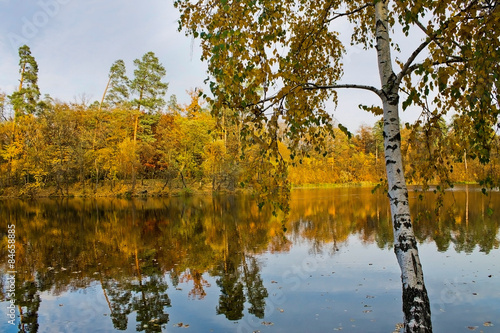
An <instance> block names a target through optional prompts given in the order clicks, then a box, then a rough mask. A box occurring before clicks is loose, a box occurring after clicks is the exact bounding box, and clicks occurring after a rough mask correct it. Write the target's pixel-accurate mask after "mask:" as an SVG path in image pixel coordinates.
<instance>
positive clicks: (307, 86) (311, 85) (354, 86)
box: [302, 83, 383, 98]
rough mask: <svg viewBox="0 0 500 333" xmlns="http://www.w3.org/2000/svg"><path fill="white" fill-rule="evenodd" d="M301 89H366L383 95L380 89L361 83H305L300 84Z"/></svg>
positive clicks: (379, 95) (380, 95)
mask: <svg viewBox="0 0 500 333" xmlns="http://www.w3.org/2000/svg"><path fill="white" fill-rule="evenodd" d="M302 89H304V90H315V89H361V90H368V91H371V92H374V93H375V94H377V96H378V97H380V98H382V97H383V92H382V90H380V89H377V88H375V87H373V86H366V85H362V84H332V85H327V86H319V85H317V84H314V83H305V84H303V85H302Z"/></svg>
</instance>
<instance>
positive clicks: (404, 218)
mask: <svg viewBox="0 0 500 333" xmlns="http://www.w3.org/2000/svg"><path fill="white" fill-rule="evenodd" d="M396 201H397V200H395V201H394V202H395V203H396ZM397 204H399V201H397ZM403 204H405V205H406V201H403ZM393 221H394V230H399V229H400V228H401V226H404V227H405V228H411V219H410V215H409V214H395V215H394V217H393Z"/></svg>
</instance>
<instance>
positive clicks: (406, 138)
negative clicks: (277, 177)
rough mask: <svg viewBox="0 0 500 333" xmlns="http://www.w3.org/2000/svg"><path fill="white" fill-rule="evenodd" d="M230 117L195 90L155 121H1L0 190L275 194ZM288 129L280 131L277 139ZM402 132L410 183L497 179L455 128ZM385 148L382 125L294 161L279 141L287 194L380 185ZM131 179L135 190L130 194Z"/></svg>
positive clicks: (332, 136)
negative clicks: (318, 188)
mask: <svg viewBox="0 0 500 333" xmlns="http://www.w3.org/2000/svg"><path fill="white" fill-rule="evenodd" d="M230 112H233V111H231V110H223V111H221V112H219V117H215V116H213V115H212V113H211V112H210V110H209V108H208V107H207V106H206V105H205V104H204V103H203V102H202V101H201V100H200V99H199V97H198V93H197V92H196V91H192V92H191V102H190V103H189V104H188V105H177V104H175V105H170V106H169V108H168V109H166V110H164V111H162V112H157V113H147V112H143V111H138V110H136V109H135V108H132V107H114V108H103V109H101V110H99V108H98V107H97V106H96V104H92V105H90V106H86V105H84V104H83V103H80V104H78V103H75V104H68V103H61V102H53V103H50V104H47V106H46V108H45V109H44V111H43V112H41V113H39V114H38V115H34V114H24V115H20V116H18V117H16V121H15V123H14V120H13V119H4V121H2V122H1V123H0V152H1V156H0V170H1V176H0V188H1V192H2V194H3V195H10V196H19V195H21V196H23V195H24V196H36V195H57V196H67V195H137V194H146V192H145V191H148V192H147V194H148V195H171V194H174V193H179V192H184V193H191V192H196V191H235V190H238V189H244V190H259V191H260V190H263V189H270V188H272V187H273V185H274V184H275V182H274V180H273V176H274V175H273V168H272V167H273V165H272V163H271V162H272V161H269V160H267V159H266V158H265V157H263V155H262V152H261V147H260V146H259V143H258V142H254V143H248V142H246V143H245V142H243V138H242V137H241V133H240V126H241V124H238V123H229V122H226V123H225V118H224V115H225V114H228V113H230ZM136 117H138V126H137V131H136V133H135V135H136V142H135V143H134V130H135V118H136ZM228 118H229V117H228ZM226 119H227V118H226ZM458 128H459V126H458ZM286 130H287V129H286V127H285V126H284V125H282V126H281V132H284V131H286ZM402 133H403V134H402V136H403V151H404V158H405V159H406V160H407V162H408V163H407V164H406V165H407V166H408V167H407V170H405V172H406V174H407V177H408V178H409V180H410V181H411V182H412V183H414V184H420V183H422V182H423V181H424V180H426V177H425V176H426V175H428V174H429V173H433V174H436V177H435V178H433V179H431V181H430V182H431V183H432V182H433V181H434V182H438V181H449V182H450V183H455V182H478V181H480V180H484V179H488V178H489V179H490V180H493V179H494V178H495V175H498V174H499V172H498V171H499V170H498V169H499V166H498V160H499V159H498V152H497V151H495V150H493V152H492V159H491V161H490V163H489V164H486V165H482V164H480V163H479V161H478V160H477V159H473V157H474V156H469V155H468V153H467V151H468V147H467V146H463V145H461V144H460V137H459V135H460V133H458V132H457V126H456V124H454V123H452V124H451V125H449V126H446V124H444V123H440V127H439V128H434V129H428V128H427V129H424V128H418V127H416V128H403V130H402ZM494 140H495V142H496V141H498V138H494ZM382 141H383V137H382V133H381V131H380V123H376V124H374V125H373V126H367V125H363V126H361V127H360V128H359V129H358V130H357V131H356V132H355V133H353V135H351V136H348V135H346V133H344V131H341V130H340V129H338V128H334V129H333V132H330V133H329V134H325V138H324V147H323V148H322V149H321V150H320V151H317V150H315V149H314V147H313V146H311V145H309V144H307V143H306V142H303V143H299V147H300V153H295V156H293V159H292V158H291V154H290V151H289V149H288V145H289V144H291V143H290V142H288V141H287V139H286V137H285V136H284V135H283V136H281V140H280V142H279V147H280V151H281V152H282V155H283V157H284V158H285V160H286V161H288V170H287V180H288V182H289V183H290V184H291V185H293V186H308V185H318V184H348V183H361V182H368V183H379V182H381V181H382V182H383V180H384V179H385V173H384V158H383V149H382V144H383V143H382ZM438 148H439V149H438ZM443 151H444V152H445V153H443ZM432 161H434V163H433V162H432ZM436 171H437V172H436ZM134 172H136V175H137V182H138V185H137V188H136V189H135V190H134V192H133V193H132V191H131V190H132V177H133V173H134Z"/></svg>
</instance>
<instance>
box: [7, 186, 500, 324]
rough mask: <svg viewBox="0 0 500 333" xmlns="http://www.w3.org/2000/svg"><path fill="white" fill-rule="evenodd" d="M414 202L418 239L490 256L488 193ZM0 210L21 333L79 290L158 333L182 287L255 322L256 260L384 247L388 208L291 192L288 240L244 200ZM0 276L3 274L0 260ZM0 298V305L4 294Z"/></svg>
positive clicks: (122, 318)
mask: <svg viewBox="0 0 500 333" xmlns="http://www.w3.org/2000/svg"><path fill="white" fill-rule="evenodd" d="M412 196H413V197H414V198H413V200H412V201H411V204H412V211H413V212H415V213H417V212H418V213H420V216H419V219H418V222H417V223H416V224H415V232H416V235H417V239H418V240H419V242H421V243H427V242H434V243H435V244H436V247H437V249H438V251H447V250H448V249H449V248H450V247H452V248H453V249H454V250H455V251H457V252H466V253H470V252H472V251H473V250H474V249H475V248H476V247H479V249H480V251H483V252H485V253H489V252H490V251H491V250H492V249H497V248H498V247H499V240H498V237H497V233H498V230H499V223H500V218H499V215H498V214H497V213H496V212H495V210H494V209H495V208H497V209H498V207H500V196H499V195H498V193H491V194H490V195H489V196H484V195H482V194H481V193H480V191H479V190H478V189H476V188H470V189H468V191H460V190H459V191H454V192H452V193H448V194H447V196H446V197H445V203H444V207H443V208H442V209H441V211H440V214H439V216H438V217H436V216H435V215H434V214H428V213H426V212H427V211H432V210H433V208H434V206H433V205H434V201H435V197H434V196H433V195H432V194H429V195H427V196H426V197H425V198H424V199H423V200H421V201H420V200H416V199H415V197H416V196H417V194H413V195H412ZM0 206H1V210H0V219H1V220H2V224H1V226H0V232H1V233H2V235H3V237H2V243H1V253H0V255H1V256H2V258H6V257H7V237H6V235H7V225H8V224H15V225H16V250H17V252H16V270H17V274H16V287H17V288H16V294H15V299H16V302H17V303H16V305H17V316H18V318H17V319H16V323H17V324H19V326H18V327H17V330H19V331H20V332H37V331H38V329H39V312H40V306H41V304H42V303H43V299H44V297H48V296H51V297H58V296H60V295H63V294H65V293H67V292H68V291H76V290H84V289H85V288H89V287H93V288H94V289H93V290H96V291H99V292H100V293H101V294H102V297H103V298H104V300H105V303H106V306H107V308H108V310H109V311H107V314H108V315H109V319H108V320H110V322H111V323H112V327H113V328H114V329H115V330H122V331H124V330H128V331H144V332H161V331H162V328H163V329H165V327H166V326H167V324H168V323H169V320H170V318H169V312H170V311H171V310H172V307H175V306H176V304H174V303H173V301H172V300H171V298H170V297H169V294H171V293H173V292H175V291H178V290H181V289H182V288H181V285H182V286H186V285H189V286H190V288H191V289H190V290H189V291H187V293H186V297H187V298H189V299H192V300H193V301H194V300H203V299H204V298H205V297H207V292H208V291H211V292H214V290H217V291H216V294H217V295H218V296H217V297H218V301H217V303H216V305H215V309H212V314H213V315H214V316H217V315H218V316H219V317H220V316H224V317H225V318H226V320H228V321H238V320H241V319H242V318H243V317H244V316H247V314H246V313H248V315H250V316H252V317H254V318H256V320H262V319H264V318H265V315H266V313H265V312H266V299H268V298H269V297H270V291H269V290H268V289H269V287H267V288H266V286H269V283H274V281H265V280H264V278H263V276H262V272H261V268H262V267H261V266H262V265H261V262H260V259H259V258H260V257H259V256H260V255H261V254H262V253H269V254H280V253H289V252H290V251H291V249H292V248H293V247H295V246H299V244H302V243H306V244H307V246H308V248H309V250H308V251H309V252H310V253H311V254H324V255H328V256H333V255H335V253H336V252H337V251H339V249H340V248H342V247H344V246H347V245H346V244H347V243H346V241H347V240H348V239H349V238H352V237H353V235H354V236H356V237H357V238H358V239H360V240H361V242H362V243H363V244H376V245H377V247H378V248H380V249H391V248H392V237H393V235H392V226H391V223H390V218H389V214H390V213H389V207H388V205H387V199H386V197H385V196H384V195H383V194H382V193H378V194H371V192H370V189H364V188H348V189H329V190H297V191H295V192H294V193H293V195H292V201H291V212H290V215H289V218H288V222H287V223H288V224H287V230H288V231H287V232H286V233H284V232H283V228H282V227H283V226H282V220H281V218H282V217H280V216H278V217H274V216H273V215H272V214H271V212H270V211H268V210H266V209H265V208H264V209H263V210H262V211H259V210H258V208H257V207H256V205H255V203H254V202H253V201H252V200H251V199H250V198H247V197H244V196H239V197H233V196H224V197H192V198H170V199H155V198H150V199H147V200H146V199H144V200H122V199H99V200H88V199H62V200H49V199H43V200H38V201H31V202H27V201H20V200H7V201H3V202H1V203H0ZM395 260H396V259H395V258H394V261H395ZM424 265H425V262H424ZM0 267H1V269H2V271H4V272H6V271H8V269H7V265H6V261H5V260H2V264H1V266H0ZM4 281H5V279H3V282H2V283H4ZM1 290H2V293H1V294H0V301H5V300H6V294H5V285H2V288H1ZM2 304H6V303H2ZM66 310H69V309H66ZM90 315H93V314H90ZM170 324H175V325H176V326H178V327H187V324H185V323H176V322H174V323H170ZM3 327H6V328H9V329H11V328H10V327H8V326H3ZM86 330H87V331H88V327H87V328H80V331H82V332H85V331H86ZM74 331H78V330H74Z"/></svg>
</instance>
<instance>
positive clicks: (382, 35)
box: [375, 0, 432, 332]
mask: <svg viewBox="0 0 500 333" xmlns="http://www.w3.org/2000/svg"><path fill="white" fill-rule="evenodd" d="M387 3H388V1H387V0H382V1H378V2H377V3H376V4H375V19H376V21H375V22H376V23H375V24H376V39H377V46H376V48H377V57H378V67H379V74H380V80H381V84H382V94H381V95H382V96H381V98H382V103H383V109H384V132H383V134H384V150H385V163H386V172H387V181H388V186H389V192H388V197H389V202H390V207H391V215H392V223H393V229H394V230H393V231H394V252H395V254H396V257H397V260H398V263H399V266H400V268H401V282H402V285H403V314H404V322H405V332H432V324H431V311H430V303H429V297H428V295H427V290H426V288H425V285H424V275H423V271H422V266H421V264H420V259H419V256H418V249H417V241H416V239H415V235H414V232H413V227H412V222H411V216H410V207H409V204H408V189H407V186H406V181H405V178H404V173H403V161H402V155H401V133H400V129H399V84H400V82H398V79H397V76H396V75H395V74H394V71H393V69H392V59H391V52H390V39H389V23H388V9H387Z"/></svg>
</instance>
